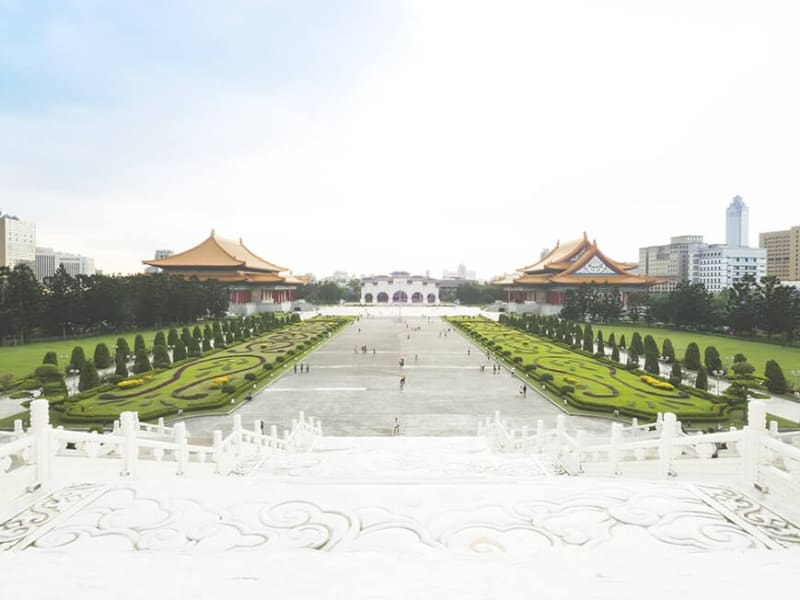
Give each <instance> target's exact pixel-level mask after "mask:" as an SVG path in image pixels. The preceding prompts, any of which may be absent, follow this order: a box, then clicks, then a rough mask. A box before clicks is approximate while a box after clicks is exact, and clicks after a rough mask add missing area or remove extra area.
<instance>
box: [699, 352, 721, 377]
mask: <svg viewBox="0 0 800 600" xmlns="http://www.w3.org/2000/svg"><path fill="white" fill-rule="evenodd" d="M703 362H704V363H705V366H706V370H707V371H708V372H709V373H713V372H715V371H722V359H720V357H719V352H718V351H717V348H716V347H715V346H706V350H705V353H704V360H703Z"/></svg>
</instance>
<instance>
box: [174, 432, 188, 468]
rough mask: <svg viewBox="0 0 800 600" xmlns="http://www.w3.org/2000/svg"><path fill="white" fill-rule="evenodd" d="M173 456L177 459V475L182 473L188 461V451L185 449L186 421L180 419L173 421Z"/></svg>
mask: <svg viewBox="0 0 800 600" xmlns="http://www.w3.org/2000/svg"><path fill="white" fill-rule="evenodd" d="M175 444H177V446H178V447H177V448H176V449H175V455H176V456H175V458H177V460H178V475H183V474H184V472H185V471H186V463H187V462H188V461H189V453H188V452H187V450H186V423H184V422H183V421H181V422H180V423H175Z"/></svg>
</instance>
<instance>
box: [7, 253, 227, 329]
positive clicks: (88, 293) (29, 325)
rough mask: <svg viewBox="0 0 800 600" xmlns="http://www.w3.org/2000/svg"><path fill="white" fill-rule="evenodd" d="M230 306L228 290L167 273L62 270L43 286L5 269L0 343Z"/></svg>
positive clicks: (207, 313) (157, 323)
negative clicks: (109, 272)
mask: <svg viewBox="0 0 800 600" xmlns="http://www.w3.org/2000/svg"><path fill="white" fill-rule="evenodd" d="M228 303H229V294H228V289H227V288H226V286H225V285H224V284H222V283H220V282H219V281H217V280H213V279H212V280H208V281H200V280H198V279H197V278H190V279H184V278H183V277H181V276H178V275H169V274H166V273H154V274H137V275H125V276H107V275H76V276H72V275H70V274H69V273H67V271H66V270H65V269H64V266H63V265H59V268H58V269H57V270H56V273H55V274H54V275H53V276H52V277H48V278H46V279H45V281H44V283H39V281H37V279H36V277H35V275H34V273H33V271H32V270H31V269H30V267H28V266H27V265H24V264H19V265H16V266H15V267H14V268H13V269H12V268H8V267H2V268H0V344H3V343H4V340H5V341H7V340H11V341H12V342H13V343H26V342H29V341H31V340H32V339H33V338H35V337H49V336H59V337H62V338H66V337H68V336H79V335H89V334H97V333H102V332H105V331H119V330H123V329H131V328H138V327H154V328H160V327H162V326H163V325H165V324H183V323H189V322H192V321H195V320H197V319H198V318H200V317H211V318H221V317H224V316H225V314H226V312H227V310H228Z"/></svg>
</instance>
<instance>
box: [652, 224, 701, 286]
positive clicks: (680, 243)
mask: <svg viewBox="0 0 800 600" xmlns="http://www.w3.org/2000/svg"><path fill="white" fill-rule="evenodd" d="M707 246H708V245H707V244H706V243H705V242H703V236H702V235H679V236H674V237H671V238H670V242H669V244H665V245H663V246H647V247H645V248H639V271H640V273H642V274H643V275H651V276H653V277H658V278H660V279H663V280H664V283H659V284H656V285H654V286H653V287H652V288H650V289H651V291H653V292H671V291H672V290H674V289H675V287H676V286H677V285H678V284H679V283H685V282H688V281H690V280H691V277H692V273H691V260H692V255H693V254H695V253H696V252H699V251H700V250H703V249H705V248H706V247H707Z"/></svg>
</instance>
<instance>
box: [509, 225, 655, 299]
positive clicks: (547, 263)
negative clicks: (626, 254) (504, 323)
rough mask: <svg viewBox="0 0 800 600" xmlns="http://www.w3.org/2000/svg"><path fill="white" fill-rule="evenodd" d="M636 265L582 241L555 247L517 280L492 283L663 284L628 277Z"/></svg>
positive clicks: (521, 270)
mask: <svg viewBox="0 0 800 600" xmlns="http://www.w3.org/2000/svg"><path fill="white" fill-rule="evenodd" d="M637 266H638V265H637V264H635V263H627V262H618V261H615V260H612V259H611V258H609V257H607V256H606V255H605V254H603V253H602V252H601V251H600V249H599V248H598V247H597V243H596V242H589V240H588V238H587V237H586V234H585V233H584V234H583V238H581V239H578V240H574V241H572V242H568V243H566V244H563V245H562V244H557V245H556V247H555V249H553V250H552V251H551V252H550V253H548V254H547V256H545V257H544V258H543V259H541V260H540V261H539V262H537V263H534V264H532V265H530V266H528V267H524V268H523V269H520V272H518V274H517V276H516V277H515V276H513V275H512V276H506V277H503V278H501V279H497V280H495V281H494V283H495V284H496V285H531V286H536V285H551V284H555V285H558V284H566V285H579V284H581V283H591V282H594V283H598V284H602V285H625V286H650V285H655V284H657V283H662V282H664V281H665V280H663V279H659V278H657V277H649V276H643V275H635V274H633V273H629V271H630V270H631V269H634V268H636V267H637Z"/></svg>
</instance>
